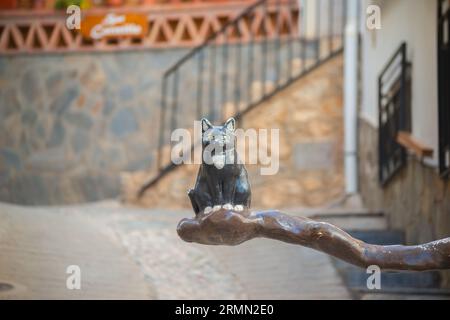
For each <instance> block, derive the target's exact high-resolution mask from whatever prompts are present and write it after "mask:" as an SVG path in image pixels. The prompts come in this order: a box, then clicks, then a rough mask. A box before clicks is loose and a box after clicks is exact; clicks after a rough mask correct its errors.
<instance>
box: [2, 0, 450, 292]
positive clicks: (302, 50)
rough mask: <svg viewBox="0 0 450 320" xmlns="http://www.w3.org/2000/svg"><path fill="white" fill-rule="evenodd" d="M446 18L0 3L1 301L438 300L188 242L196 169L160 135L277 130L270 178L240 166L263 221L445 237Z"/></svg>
mask: <svg viewBox="0 0 450 320" xmlns="http://www.w3.org/2000/svg"><path fill="white" fill-rule="evenodd" d="M71 5H76V6H79V7H80V9H81V11H80V13H81V16H80V21H81V25H80V28H71V27H70V23H69V20H68V19H70V17H73V14H74V13H73V12H70V13H67V12H66V8H68V7H69V6H71ZM449 7H450V1H448V0H433V1H429V0H408V1H406V0H391V1H383V0H373V1H371V0H262V1H255V0H241V1H227V0H191V1H188V0H185V1H182V0H104V1H102V0H98V1H95V0H90V1H89V0H86V1H84V0H34V1H33V0H5V1H2V2H1V3H0V201H1V204H0V219H1V221H2V223H0V248H1V249H2V252H5V253H6V254H5V255H4V256H2V257H1V258H0V298H18V297H20V298H32V299H33V298H64V299H65V298H67V299H70V298H75V299H78V298H94V299H95V298H103V297H105V298H143V299H146V298H153V299H155V298H166V299H186V298H193V299H197V298H198V299H202V298H232V299H234V298H236V299H247V298H261V299H271V298H273V299H277V298H278V299H302V298H306V299H333V298H338V299H341V298H342V299H347V298H354V299H379V298H381V299H383V298H399V299H403V298H418V297H420V298H429V297H431V298H448V297H449V288H450V277H449V275H450V274H449V273H448V272H436V271H432V272H422V273H391V272H383V274H382V289H381V290H377V291H373V290H369V289H368V288H367V286H366V279H367V277H368V275H367V274H366V272H365V270H362V269H359V268H356V267H352V266H350V265H348V264H346V263H343V262H340V261H337V260H336V259H334V258H330V257H328V256H326V255H324V254H321V253H317V252H314V251H312V250H309V249H304V248H300V247H295V246H291V245H286V244H282V243H274V242H271V241H266V240H254V241H251V242H249V243H246V244H243V245H240V246H238V247H235V248H222V247H220V248H214V250H212V249H211V248H208V247H204V246H197V245H193V244H187V243H183V242H182V241H181V240H180V239H178V237H177V235H176V231H175V228H176V224H177V222H178V221H179V219H181V218H182V217H184V216H192V214H193V213H192V212H191V208H190V204H189V201H188V198H187V196H186V191H187V190H188V189H189V188H191V187H192V186H193V185H194V183H195V178H196V174H197V170H198V165H181V166H175V165H173V164H172V163H171V161H170V151H171V143H170V134H171V132H172V131H173V130H175V129H177V128H186V129H189V130H191V131H192V130H193V124H194V121H195V120H199V119H201V118H202V117H207V118H208V119H210V120H211V121H212V122H214V123H216V124H219V123H222V122H223V121H224V120H226V119H227V118H228V117H231V116H234V117H235V118H236V119H237V121H238V127H240V128H243V129H249V128H255V129H259V128H261V129H279V130H280V141H279V142H277V143H279V145H278V147H279V153H280V154H279V160H280V161H279V162H280V167H279V171H278V173H277V174H275V175H271V176H263V175H261V174H260V168H261V167H262V166H265V165H264V164H262V163H258V164H255V165H249V166H248V170H249V176H250V182H251V185H252V194H253V196H252V199H253V201H252V205H253V207H254V209H255V210H256V209H271V208H276V209H280V210H284V211H286V212H288V213H290V214H293V215H302V216H308V217H311V218H314V219H318V220H322V221H329V222H331V223H334V224H336V225H338V226H339V227H341V228H343V229H345V230H347V231H348V232H350V233H352V234H353V235H355V236H356V237H358V238H360V239H362V240H364V241H367V242H370V243H377V244H398V243H404V244H417V243H424V242H428V241H432V240H436V239H440V238H445V237H448V236H449V233H450V191H449V182H448V177H449V172H450V169H449V168H450V127H449V125H448V123H449V121H450V96H449V91H448V88H449V87H450V83H449V81H450V70H449V68H450V53H449V34H450V30H449V25H450V23H449V12H450V10H449ZM70 21H72V20H70ZM272 143H274V142H273V141H268V142H267V146H268V149H269V150H271V149H272ZM265 146H266V144H265V143H263V142H261V143H259V145H258V146H255V147H256V149H258V148H261V149H263V148H264V147H265ZM250 151H252V150H248V149H247V150H246V152H250ZM246 158H247V159H248V158H249V155H247V156H246ZM74 264H75V265H79V266H80V268H81V270H85V271H83V278H82V279H83V280H82V283H85V286H84V287H83V289H81V290H68V289H67V288H66V286H65V284H66V277H67V276H68V275H67V274H66V273H65V270H66V267H67V266H69V265H74ZM105 270H107V271H105ZM130 275H132V276H130ZM124 288H125V289H124Z"/></svg>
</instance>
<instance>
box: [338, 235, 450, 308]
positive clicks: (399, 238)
mask: <svg viewBox="0 0 450 320" xmlns="http://www.w3.org/2000/svg"><path fill="white" fill-rule="evenodd" d="M348 232H349V233H350V234H351V235H352V236H353V237H355V238H357V239H360V240H362V241H364V242H367V243H371V244H378V245H394V244H403V243H404V241H405V238H404V233H403V232H402V231H399V230H358V231H351V230H350V231H348ZM332 261H333V264H334V266H335V267H336V269H337V270H338V272H339V274H340V275H341V276H342V278H343V280H344V282H345V284H346V285H347V287H348V288H349V289H350V290H351V291H352V292H353V293H354V294H356V295H358V296H359V298H364V299H366V298H367V299H383V295H385V294H386V295H398V294H408V295H411V294H418V295H423V294H437V292H436V290H437V289H438V288H439V284H440V274H439V272H438V271H425V272H388V271H383V270H382V272H381V289H380V290H369V289H368V288H367V279H368V277H369V274H367V273H366V270H365V269H362V268H359V267H356V266H354V265H351V264H349V263H347V262H344V261H341V260H339V259H336V258H332ZM427 292H428V293H427ZM375 294H376V295H377V296H378V297H377V296H374V295H375ZM442 294H444V295H446V294H448V292H447V293H445V292H441V291H440V292H439V295H442Z"/></svg>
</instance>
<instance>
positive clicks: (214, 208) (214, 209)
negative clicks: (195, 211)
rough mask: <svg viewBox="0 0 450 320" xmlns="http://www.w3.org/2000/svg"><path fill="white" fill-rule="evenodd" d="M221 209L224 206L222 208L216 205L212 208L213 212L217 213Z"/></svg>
mask: <svg viewBox="0 0 450 320" xmlns="http://www.w3.org/2000/svg"><path fill="white" fill-rule="evenodd" d="M220 209H222V206H221V205H215V206H214V207H213V208H212V211H213V212H216V211H219V210H220Z"/></svg>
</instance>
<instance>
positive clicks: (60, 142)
mask: <svg viewBox="0 0 450 320" xmlns="http://www.w3.org/2000/svg"><path fill="white" fill-rule="evenodd" d="M184 52H185V50H170V51H161V50H153V51H145V52H124V53H118V52H117V53H98V54H83V53H77V54H58V55H34V56H15V57H0V201H7V202H14V203H20V204H30V205H31V204H62V203H75V202H84V201H91V200H98V199H103V198H108V197H114V196H117V195H118V194H119V189H120V187H119V186H120V183H119V173H120V172H121V171H133V170H144V169H146V168H148V167H149V166H150V165H151V163H152V161H153V159H152V157H153V156H152V151H153V150H154V141H155V139H154V136H155V135H156V132H155V131H156V128H157V126H156V124H157V121H158V120H157V117H156V115H157V112H158V107H159V99H160V81H161V74H162V72H163V71H164V70H165V69H166V68H167V67H169V66H170V65H171V64H172V63H173V62H174V61H175V60H176V59H177V58H179V57H180V56H181V55H182V54H183V53H184Z"/></svg>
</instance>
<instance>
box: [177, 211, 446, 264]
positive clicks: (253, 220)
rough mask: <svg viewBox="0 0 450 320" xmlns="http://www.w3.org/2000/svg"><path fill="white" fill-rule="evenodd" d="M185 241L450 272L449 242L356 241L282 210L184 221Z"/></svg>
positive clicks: (201, 215)
mask: <svg viewBox="0 0 450 320" xmlns="http://www.w3.org/2000/svg"><path fill="white" fill-rule="evenodd" d="M177 231H178V235H179V236H180V237H181V238H182V239H183V240H185V241H188V242H197V243H201V244H207V245H238V244H240V243H242V242H244V241H247V240H250V239H253V238H258V237H264V238H269V239H274V240H280V241H284V242H288V243H292V244H298V245H301V246H305V247H309V248H312V249H316V250H318V251H322V252H325V253H327V254H330V255H332V256H334V257H336V258H339V259H342V260H344V261H347V262H349V263H351V264H354V265H357V266H360V267H364V268H365V267H368V266H370V265H377V266H379V267H380V268H381V269H385V270H416V271H422V270H432V269H450V238H446V239H442V240H437V241H433V242H429V243H426V244H422V245H417V246H402V245H391V246H379V245H371V244H367V243H365V242H363V241H360V240H358V239H355V238H353V237H352V236H350V235H349V234H348V233H346V232H345V231H343V230H341V229H339V228H338V227H336V226H334V225H332V224H330V223H326V222H318V221H314V220H311V219H308V218H304V217H294V216H289V215H286V214H283V213H281V212H279V211H262V212H250V211H248V210H245V211H243V212H236V211H232V210H226V209H223V208H222V209H220V210H218V211H215V212H212V213H208V214H205V213H203V212H200V213H199V214H197V216H196V217H195V218H192V219H187V218H185V219H183V220H181V221H180V223H179V224H178V227H177Z"/></svg>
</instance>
